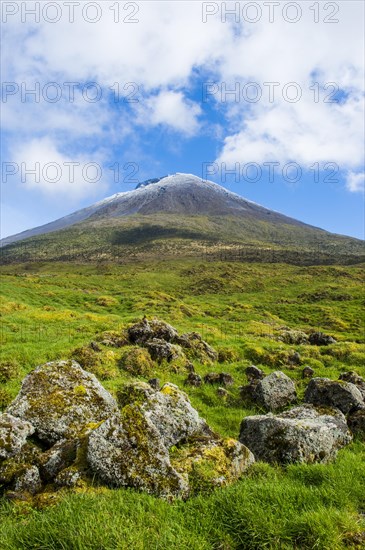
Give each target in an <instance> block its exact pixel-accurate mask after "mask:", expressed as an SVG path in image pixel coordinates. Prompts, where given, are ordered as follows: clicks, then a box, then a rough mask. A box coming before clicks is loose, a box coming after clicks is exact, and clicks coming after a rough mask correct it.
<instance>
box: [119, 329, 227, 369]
mask: <svg viewBox="0 0 365 550" xmlns="http://www.w3.org/2000/svg"><path fill="white" fill-rule="evenodd" d="M127 334H128V338H129V341H130V342H131V343H132V344H139V345H140V346H145V347H147V348H148V350H149V351H150V353H151V356H152V358H153V359H154V360H156V361H161V360H162V359H167V360H168V361H172V360H173V359H175V358H178V357H181V356H182V350H181V348H184V349H185V350H186V353H187V354H189V356H191V357H195V358H198V359H199V360H200V361H201V362H203V363H210V362H211V361H217V359H218V353H217V352H216V351H215V350H214V349H213V348H212V347H211V346H209V344H207V342H205V341H204V340H203V339H202V337H201V336H200V334H198V333H197V332H190V333H187V334H182V335H181V336H179V334H178V332H177V330H176V329H175V328H174V327H172V326H171V325H169V324H168V323H165V322H164V321H160V320H159V319H153V320H151V321H148V320H147V319H146V318H144V319H142V321H140V322H138V323H136V324H134V325H132V326H131V327H129V329H128V331H127Z"/></svg>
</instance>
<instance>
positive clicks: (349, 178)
mask: <svg viewBox="0 0 365 550" xmlns="http://www.w3.org/2000/svg"><path fill="white" fill-rule="evenodd" d="M346 187H347V189H348V190H349V191H351V193H363V192H364V191H365V173H364V172H358V173H355V172H349V173H348V174H347V175H346Z"/></svg>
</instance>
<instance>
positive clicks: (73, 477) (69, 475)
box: [54, 466, 82, 488]
mask: <svg viewBox="0 0 365 550" xmlns="http://www.w3.org/2000/svg"><path fill="white" fill-rule="evenodd" d="M81 481H82V479H81V473H80V472H79V471H78V469H77V468H75V467H73V466H71V467H69V468H65V469H64V470H62V471H61V472H60V473H59V474H58V475H57V476H56V478H55V480H54V482H55V484H56V485H57V486H58V487H69V488H70V487H76V486H77V485H79V483H80V482H81Z"/></svg>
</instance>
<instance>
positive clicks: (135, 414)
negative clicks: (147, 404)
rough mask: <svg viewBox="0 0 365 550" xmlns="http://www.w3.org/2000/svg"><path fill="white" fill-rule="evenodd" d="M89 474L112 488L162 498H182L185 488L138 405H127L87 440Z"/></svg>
mask: <svg viewBox="0 0 365 550" xmlns="http://www.w3.org/2000/svg"><path fill="white" fill-rule="evenodd" d="M87 459H88V462H89V464H90V467H91V469H92V471H93V472H94V473H95V474H96V475H97V476H98V477H99V478H100V479H101V480H103V481H104V482H105V483H107V484H109V485H112V486H117V487H121V486H125V487H127V486H128V487H134V488H137V489H139V490H142V491H145V492H147V493H151V494H156V495H159V496H163V497H165V498H173V497H184V496H186V495H187V492H188V486H187V484H186V482H185V481H184V479H183V478H182V476H181V475H179V474H178V473H177V472H176V470H175V469H174V468H173V467H172V466H171V463H170V457H169V453H168V449H167V448H166V447H165V446H164V444H163V441H162V439H161V437H160V434H159V432H158V430H157V428H156V427H155V426H154V424H153V423H152V422H151V420H149V419H148V418H147V417H146V415H145V414H144V412H143V411H142V410H141V408H140V407H139V406H138V405H126V406H125V407H124V409H123V410H122V414H121V420H120V419H119V417H114V418H109V419H108V420H107V421H106V422H104V423H103V424H102V425H101V426H100V427H99V428H97V429H96V430H94V431H93V432H92V433H91V434H90V437H89V444H88V450H87Z"/></svg>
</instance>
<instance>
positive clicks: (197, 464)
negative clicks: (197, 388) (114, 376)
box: [87, 382, 254, 499]
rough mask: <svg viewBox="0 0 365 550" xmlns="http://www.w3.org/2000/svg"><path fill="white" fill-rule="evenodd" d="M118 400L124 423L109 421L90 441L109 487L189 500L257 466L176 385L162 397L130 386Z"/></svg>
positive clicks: (95, 465)
mask: <svg viewBox="0 0 365 550" xmlns="http://www.w3.org/2000/svg"><path fill="white" fill-rule="evenodd" d="M117 396H118V403H119V405H120V407H121V416H120V418H119V419H118V418H111V419H109V420H107V421H106V422H104V423H103V424H102V425H101V426H99V427H98V428H97V429H95V430H94V431H93V432H92V433H91V434H90V435H89V438H88V440H89V442H88V449H87V459H88V463H89V465H90V467H91V470H92V472H93V473H94V474H95V475H97V476H98V477H99V478H100V479H101V480H103V481H104V482H105V483H108V484H110V485H115V486H130V487H135V488H138V489H140V490H143V491H146V492H148V493H151V494H156V495H158V496H162V497H164V498H167V499H171V498H175V497H181V498H186V497H187V496H189V495H191V494H194V493H195V492H196V491H198V490H200V489H202V490H203V489H204V490H205V489H206V488H207V487H208V486H209V488H210V489H211V488H213V487H216V486H220V485H226V484H228V483H230V482H232V481H233V480H235V479H237V478H238V477H239V476H240V475H241V474H242V473H243V472H244V471H245V470H246V469H247V468H248V467H249V465H250V464H251V463H252V462H253V460H254V458H253V455H252V454H251V453H250V451H248V449H246V448H245V447H244V446H243V445H241V444H239V443H238V442H237V441H233V440H230V441H225V440H222V439H221V438H219V436H217V435H216V434H214V433H213V432H212V431H211V430H210V428H209V427H208V425H207V424H206V422H205V421H204V420H203V419H202V418H200V416H199V414H198V412H197V411H196V410H195V409H194V408H193V407H192V406H191V404H190V402H189V399H188V397H187V395H186V394H185V393H184V392H182V391H181V390H179V388H178V387H177V386H175V385H173V384H165V385H164V386H163V387H162V388H161V390H159V391H155V390H154V389H153V388H151V386H149V385H148V384H144V383H140V382H138V383H133V384H126V385H125V386H123V387H122V388H121V389H120V390H119V391H118V393H117ZM169 451H170V452H169ZM170 453H171V454H170Z"/></svg>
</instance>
